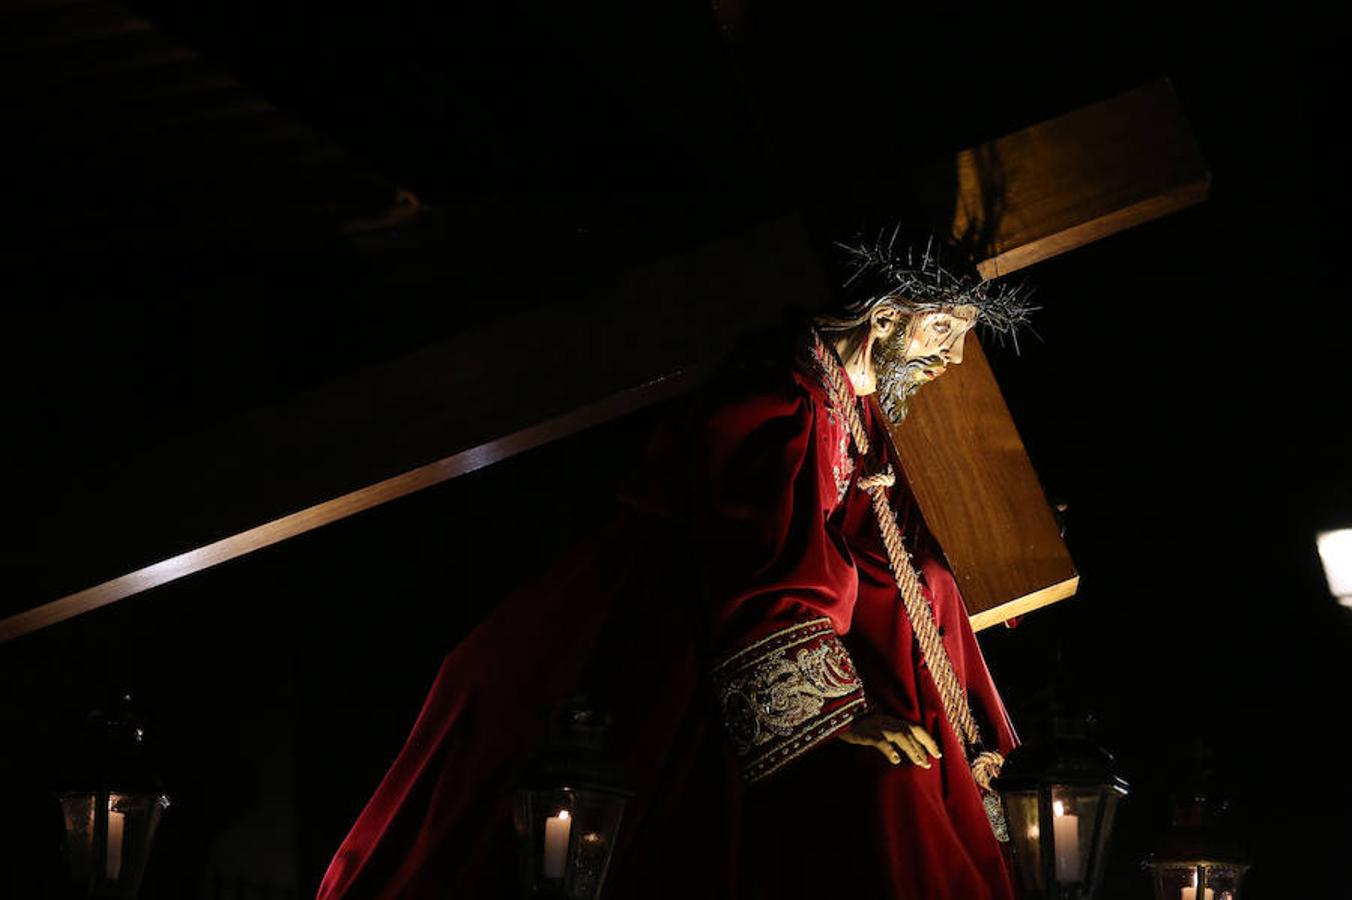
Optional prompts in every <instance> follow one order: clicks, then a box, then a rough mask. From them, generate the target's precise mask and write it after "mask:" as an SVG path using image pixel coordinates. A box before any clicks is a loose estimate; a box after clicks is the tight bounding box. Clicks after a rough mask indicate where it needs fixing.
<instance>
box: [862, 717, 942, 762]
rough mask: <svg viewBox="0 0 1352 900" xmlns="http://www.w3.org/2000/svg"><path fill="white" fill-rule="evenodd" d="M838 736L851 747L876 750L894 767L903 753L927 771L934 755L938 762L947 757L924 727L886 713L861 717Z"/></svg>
mask: <svg viewBox="0 0 1352 900" xmlns="http://www.w3.org/2000/svg"><path fill="white" fill-rule="evenodd" d="M836 736H837V737H838V738H840V739H841V740H842V741H844V742H845V743H847V744H858V745H859V746H861V747H872V748H874V749H875V750H877V751H878V752H879V753H881V754H882V755H883V756H885V757H887V760H888V762H890V763H892V764H893V765H897V764H898V763H900V762H901V754H902V753H904V754H906V756H907V757H908V758H909V759H910V760H911V762H913V763H915V764H916V765H917V766H920V767H921V768H924V769H928V768H929V767H930V760H929V758H930V757H931V756H932V757H934V758H935V759H939V758H940V757H941V756H943V754H942V753H940V752H939V744H938V742H937V741H935V740H934V738H933V737H931V736H930V733H929V732H928V731H926V730H925V729H924V728H921V727H920V726H919V725H917V724H916V723H914V722H907V721H906V720H905V719H898V718H897V717H896V716H887V715H883V714H882V713H872V714H870V715H867V716H860V717H859V718H857V719H855V720H854V721H853V722H851V723H850V725H849V727H847V728H846V729H845V730H844V731H842V732H840V733H839V734H838V735H836ZM898 750H900V751H901V752H900V753H898V752H897V751H898Z"/></svg>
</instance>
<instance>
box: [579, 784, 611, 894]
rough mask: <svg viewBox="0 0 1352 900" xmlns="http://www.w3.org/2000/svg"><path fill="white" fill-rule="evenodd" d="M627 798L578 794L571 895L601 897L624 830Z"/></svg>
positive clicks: (591, 793)
mask: <svg viewBox="0 0 1352 900" xmlns="http://www.w3.org/2000/svg"><path fill="white" fill-rule="evenodd" d="M624 807H625V798H624V797H623V796H621V795H618V794H611V793H608V792H605V791H578V792H577V803H576V807H575V810H576V823H577V829H576V833H575V834H574V835H573V846H572V858H573V866H572V870H571V872H569V880H568V896H569V897H576V898H592V897H599V896H600V894H601V886H602V885H603V884H604V883H605V879H606V869H607V868H608V866H609V864H610V853H611V850H612V849H613V848H614V846H615V838H616V836H617V835H618V834H619V831H620V819H621V817H622V816H623V815H624Z"/></svg>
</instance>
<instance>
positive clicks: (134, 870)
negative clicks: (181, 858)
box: [61, 792, 167, 897]
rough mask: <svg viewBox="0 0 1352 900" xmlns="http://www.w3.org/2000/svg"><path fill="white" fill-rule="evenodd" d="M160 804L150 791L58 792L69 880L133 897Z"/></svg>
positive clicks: (104, 892)
mask: <svg viewBox="0 0 1352 900" xmlns="http://www.w3.org/2000/svg"><path fill="white" fill-rule="evenodd" d="M104 798H106V799H104ZM104 803H106V804H107V806H106V809H105V810H103V812H105V813H106V815H104V816H102V817H101V816H99V815H98V813H99V812H100V809H99V805H100V804H104ZM166 805H167V801H166V800H165V799H164V798H163V797H161V796H159V795H156V794H117V793H114V794H102V793H98V794H95V793H92V792H90V793H71V794H66V795H64V796H63V797H62V798H61V811H62V814H63V816H64V818H65V825H66V849H67V852H68V855H69V860H70V866H69V870H70V876H71V880H72V881H74V882H76V883H77V884H81V885H90V884H94V885H98V892H99V894H100V895H101V896H107V897H135V896H136V892H137V890H138V889H139V888H140V886H141V876H142V874H143V873H144V871H145V865H146V862H147V860H148V858H149V856H150V845H151V844H152V843H153V842H154V840H155V829H156V828H157V827H158V826H159V822H160V814H161V813H162V812H163V810H164V807H165V806H166Z"/></svg>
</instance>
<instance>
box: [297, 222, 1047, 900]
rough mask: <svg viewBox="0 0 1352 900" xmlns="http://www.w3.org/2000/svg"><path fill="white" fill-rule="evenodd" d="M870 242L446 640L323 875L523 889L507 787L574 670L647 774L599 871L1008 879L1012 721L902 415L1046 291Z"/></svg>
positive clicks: (874, 881)
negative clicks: (524, 577) (917, 485)
mask: <svg viewBox="0 0 1352 900" xmlns="http://www.w3.org/2000/svg"><path fill="white" fill-rule="evenodd" d="M851 252H852V254H853V257H854V260H855V263H856V266H855V271H854V273H853V274H852V276H851V278H850V279H849V281H847V283H846V286H845V290H846V294H845V297H844V298H843V299H842V301H841V303H840V304H839V305H838V307H837V308H836V309H834V310H832V311H831V312H830V313H829V314H825V315H819V316H816V317H813V318H812V319H811V320H810V321H809V322H807V323H805V325H804V326H803V328H802V329H801V330H800V331H799V332H798V333H797V334H795V335H793V337H792V339H791V341H790V344H791V346H788V347H787V348H786V350H785V352H784V353H783V354H782V355H781V356H779V357H778V358H777V359H776V360H772V361H771V362H770V363H769V364H767V365H760V366H749V365H743V366H740V367H737V368H735V369H734V370H731V371H730V373H729V375H728V377H726V378H723V379H720V380H718V381H717V382H716V383H715V384H714V385H712V386H710V387H709V388H708V389H707V390H705V391H704V392H702V393H701V394H700V396H699V397H698V398H697V399H696V400H695V401H694V402H692V403H690V404H688V405H687V407H686V408H685V412H684V415H681V416H675V417H672V418H671V420H669V421H668V422H667V423H666V426H665V427H664V428H662V429H660V430H659V433H658V435H657V436H656V438H655V439H654V441H653V443H652V445H651V448H650V451H649V453H648V454H647V456H646V458H645V460H644V463H643V465H642V466H641V467H640V469H639V471H638V473H637V474H636V475H635V476H634V477H633V478H632V479H631V480H630V481H629V483H628V486H627V488H626V489H625V491H624V492H623V498H622V499H623V503H622V509H621V510H620V511H619V512H618V513H617V514H616V517H615V518H614V520H613V521H612V522H611V524H610V525H608V526H607V527H606V528H604V529H602V530H601V531H600V532H599V533H597V534H595V535H593V536H591V537H590V538H589V539H586V540H584V541H583V542H581V543H580V544H579V545H578V546H577V547H576V548H575V549H574V551H573V552H571V553H570V554H569V555H568V557H567V558H566V560H565V561H564V562H563V563H562V564H561V565H560V566H559V567H558V568H557V569H556V570H554V573H553V574H552V575H551V577H550V578H549V579H548V581H547V583H546V584H544V585H536V586H533V587H531V588H529V589H525V590H522V591H519V592H517V593H516V594H514V595H513V596H512V597H511V598H509V599H508V600H507V601H506V602H505V603H504V604H503V606H502V607H500V608H499V610H498V611H497V612H496V613H495V614H494V615H493V616H491V617H490V618H489V619H488V620H487V621H486V622H484V623H483V624H482V625H481V626H479V628H478V629H476V630H475V632H473V633H472V634H471V635H470V636H469V637H468V638H467V639H466V640H465V641H463V642H462V643H461V644H460V645H459V646H457V647H456V648H455V649H453V650H452V651H451V653H450V654H449V655H448V656H447V658H446V661H445V662H444V663H443V666H442V669H441V672H440V673H439V674H438V677H437V680H436V682H435V683H434V685H433V687H432V690H431V692H430V694H429V696H428V699H427V701H426V703H425V705H424V708H423V711H422V713H421V714H420V716H419V718H418V721H417V723H416V724H415V726H414V729H413V732H412V734H411V735H410V736H409V738H408V740H407V742H406V743H405V746H404V748H403V750H402V752H401V753H400V754H399V756H398V758H397V759H396V761H395V762H394V764H393V766H392V767H391V768H390V770H389V772H388V773H387V775H386V776H385V779H384V781H383V782H382V783H381V785H380V787H379V788H378V789H377V791H376V793H375V795H374V796H373V797H372V799H371V800H370V802H369V803H368V804H367V806H366V808H365V810H363V812H362V814H361V816H360V817H359V818H358V820H357V822H356V824H355V825H354V826H353V828H352V830H351V832H350V833H349V835H348V837H347V839H346V840H345V841H344V842H343V844H342V846H341V847H340V848H339V850H338V852H337V854H336V855H335V857H334V860H333V862H332V863H331V865H330V867H329V871H328V873H327V875H326V876H325V879H324V882H323V884H322V886H321V888H320V891H319V898H320V900H334V898H340V897H341V898H355V897H363V898H365V897H380V898H386V897H388V898H396V897H400V898H404V897H409V898H415V897H416V898H422V897H427V898H431V897H438V898H440V897H447V896H464V897H494V896H512V895H513V892H514V889H515V883H516V882H515V880H514V876H513V874H512V863H511V853H510V847H511V837H512V835H511V825H510V815H509V808H510V795H511V791H512V788H513V786H514V783H515V780H516V779H518V778H519V777H520V773H521V771H522V767H523V766H524V765H525V763H526V761H527V760H528V759H529V758H530V757H531V756H532V755H533V754H534V752H535V751H536V750H537V749H538V747H539V745H540V743H541V742H542V740H543V739H544V733H545V730H546V726H547V723H548V720H549V717H550V715H551V710H552V709H553V708H554V707H555V706H556V705H557V704H558V703H559V702H560V701H561V700H562V699H563V698H565V697H567V696H568V695H570V694H571V693H573V692H575V691H577V690H578V689H579V688H586V689H587V690H588V691H589V692H590V693H591V694H592V695H594V696H599V697H602V698H603V699H604V700H605V702H606V704H607V706H608V707H609V710H610V714H611V716H612V719H613V721H614V733H613V735H612V749H613V750H614V751H616V752H618V753H619V754H620V755H621V756H622V757H623V759H624V761H625V763H626V766H627V768H628V770H629V775H630V779H631V781H632V784H633V787H634V791H635V792H634V797H633V799H632V800H631V801H630V806H629V809H628V810H627V811H626V813H625V818H624V824H623V828H622V832H621V835H620V838H619V841H618V845H617V846H616V848H615V853H614V857H613V859H612V862H611V869H610V875H609V877H608V879H607V886H606V891H605V896H607V897H613V898H629V897H633V898H664V897H672V898H675V897H682V898H688V897H691V896H700V897H735V898H782V897H813V898H822V897H837V896H839V897H845V896H850V897H855V896H867V897H878V898H918V897H924V898H937V900H944V898H952V900H958V898H961V900H979V898H999V900H1010V898H1013V897H1014V896H1015V892H1014V888H1013V887H1012V883H1011V874H1010V871H1011V870H1010V868H1009V865H1008V859H1007V851H1006V849H1005V848H1006V847H1007V844H1005V843H1003V841H1004V840H1006V839H1007V838H1006V836H1005V835H1004V834H1003V833H1002V831H1003V822H1002V820H1001V818H1000V816H999V814H998V800H997V799H996V798H995V797H994V795H993V794H992V793H991V792H990V778H991V777H992V776H993V774H994V773H995V772H996V771H998V766H999V763H1000V760H1001V759H1002V757H1003V755H1005V754H1008V753H1009V752H1010V750H1012V749H1013V747H1014V746H1015V744H1016V743H1017V738H1016V735H1015V732H1014V729H1013V727H1012V726H1011V724H1010V721H1009V719H1008V717H1007V715H1006V713H1005V710H1004V706H1003V704H1002V702H1001V700H1000V697H999V694H998V692H997V691H996V688H995V685H994V683H993V681H992V679H991V676H990V674H989V672H988V670H987V667H986V665H985V662H984V660H983V658H982V655H981V650H980V648H979V646H978V644H977V641H976V638H975V635H974V634H973V632H972V629H971V626H970V624H969V621H968V616H967V611H966V608H965V607H964V604H963V601H962V597H961V595H960V594H959V591H958V588H957V585H956V583H955V581H954V579H953V576H952V574H951V572H950V571H949V570H948V568H947V566H946V565H945V562H944V560H943V556H942V552H941V550H940V549H939V548H938V546H937V545H936V544H935V542H934V541H933V539H932V537H931V536H930V534H929V532H928V530H927V529H926V527H925V523H924V520H923V518H922V516H921V514H920V511H919V509H918V507H917V506H916V504H915V502H914V500H913V498H912V497H911V495H910V493H909V491H908V490H907V487H906V484H905V481H904V479H902V478H899V477H897V475H896V472H897V470H898V469H899V468H900V467H901V465H902V464H904V463H905V460H898V459H896V458H895V451H894V449H893V445H892V442H891V437H890V434H889V432H888V424H889V420H890V421H891V422H892V423H897V422H900V421H901V420H902V418H903V417H904V416H905V413H906V408H907V403H908V401H909V399H910V397H911V396H912V395H913V394H914V393H915V392H916V391H917V390H919V389H920V388H921V386H923V385H924V384H925V383H927V382H929V381H932V380H933V379H935V378H938V377H941V376H942V375H943V373H944V372H945V370H946V369H947V367H949V366H954V365H958V364H960V363H961V362H962V358H963V342H964V339H965V337H966V335H967V334H968V333H969V331H970V330H971V329H972V328H973V327H974V326H976V325H978V324H983V323H984V324H986V325H988V326H990V327H992V328H993V329H995V330H996V331H998V332H1005V333H1007V332H1010V331H1012V330H1013V329H1014V328H1015V327H1017V326H1018V325H1020V324H1022V322H1023V321H1024V320H1025V318H1026V316H1027V314H1028V312H1029V309H1028V307H1027V306H1026V305H1025V304H1023V302H1022V301H1021V299H1020V298H1019V296H1018V292H1017V291H1005V290H1000V289H997V288H993V287H992V286H990V284H989V283H987V282H980V281H977V280H975V279H972V278H968V277H960V276H957V275H954V274H952V273H950V272H948V271H947V270H945V269H944V268H942V267H941V266H940V265H939V264H938V262H937V260H936V259H935V258H934V257H933V256H932V255H931V253H930V251H929V249H928V248H927V249H926V251H925V253H924V255H923V257H921V258H920V259H919V260H918V261H916V260H915V256H914V255H908V256H907V257H906V258H901V257H898V256H894V255H893V254H892V252H891V247H890V246H883V245H881V244H879V245H874V246H872V247H857V248H851ZM889 523H890V524H889Z"/></svg>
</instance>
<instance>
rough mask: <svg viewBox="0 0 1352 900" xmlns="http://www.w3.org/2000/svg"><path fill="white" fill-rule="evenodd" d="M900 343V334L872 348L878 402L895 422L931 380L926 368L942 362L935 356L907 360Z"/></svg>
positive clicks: (900, 420) (904, 416) (899, 422)
mask: <svg viewBox="0 0 1352 900" xmlns="http://www.w3.org/2000/svg"><path fill="white" fill-rule="evenodd" d="M901 343H902V337H901V335H900V334H898V336H897V337H895V338H892V339H889V340H887V341H880V342H879V343H878V344H877V345H876V346H875V347H874V348H873V358H874V364H873V365H874V369H875V371H876V372H877V380H876V385H877V391H878V402H879V403H880V404H881V405H882V408H883V412H885V413H887V417H888V418H889V419H891V420H892V424H893V425H900V424H901V422H902V420H903V419H905V418H906V413H907V412H908V411H909V409H910V405H911V398H912V397H914V396H915V394H916V391H918V390H920V386H921V385H922V384H924V383H925V382H926V381H929V380H930V379H928V378H926V377H925V375H924V372H925V370H926V369H928V368H930V367H931V366H934V365H935V364H936V363H938V362H939V358H938V357H936V356H921V357H917V358H915V359H907V358H906V357H905V355H904V354H903V353H902V350H901V346H900V345H901Z"/></svg>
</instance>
